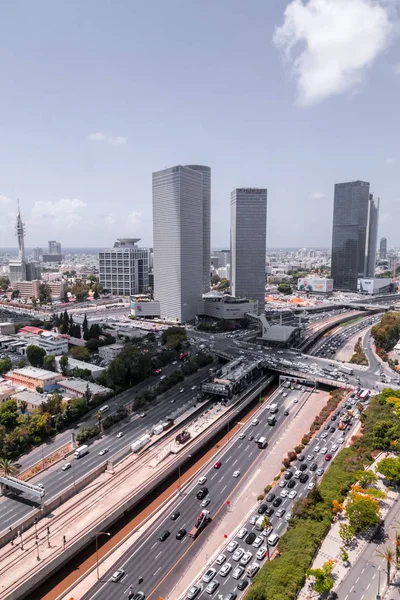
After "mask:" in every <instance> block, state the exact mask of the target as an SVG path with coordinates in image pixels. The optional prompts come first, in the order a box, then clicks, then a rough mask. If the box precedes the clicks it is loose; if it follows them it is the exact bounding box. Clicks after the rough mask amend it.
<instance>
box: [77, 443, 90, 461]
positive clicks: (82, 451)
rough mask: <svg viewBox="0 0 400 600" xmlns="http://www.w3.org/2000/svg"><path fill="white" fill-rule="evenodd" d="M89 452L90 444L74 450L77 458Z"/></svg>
mask: <svg viewBox="0 0 400 600" xmlns="http://www.w3.org/2000/svg"><path fill="white" fill-rule="evenodd" d="M88 453H89V446H86V445H84V446H79V448H77V449H76V450H75V452H74V456H75V458H81V456H85V454H88Z"/></svg>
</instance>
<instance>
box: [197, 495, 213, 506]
mask: <svg viewBox="0 0 400 600" xmlns="http://www.w3.org/2000/svg"><path fill="white" fill-rule="evenodd" d="M210 502H211V498H210V496H207V498H204V500H203V502H201V503H200V506H201V507H202V508H205V507H206V506H208V505H209V504H210Z"/></svg>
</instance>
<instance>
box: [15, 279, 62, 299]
mask: <svg viewBox="0 0 400 600" xmlns="http://www.w3.org/2000/svg"><path fill="white" fill-rule="evenodd" d="M41 283H43V282H42V281H40V280H39V279H35V280H33V281H16V282H15V283H13V290H18V291H19V294H20V296H21V298H38V297H39V286H40V284H41ZM47 285H48V286H49V288H50V290H51V297H52V299H53V300H59V299H60V298H61V297H62V296H63V295H64V293H65V284H64V282H62V281H48V282H47Z"/></svg>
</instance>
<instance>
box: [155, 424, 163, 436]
mask: <svg viewBox="0 0 400 600" xmlns="http://www.w3.org/2000/svg"><path fill="white" fill-rule="evenodd" d="M163 431H164V427H163V425H162V424H160V425H153V433H154V435H159V434H160V433H162V432H163Z"/></svg>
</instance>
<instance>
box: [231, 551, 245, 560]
mask: <svg viewBox="0 0 400 600" xmlns="http://www.w3.org/2000/svg"><path fill="white" fill-rule="evenodd" d="M243 554H244V550H243V548H238V549H237V550H235V552H234V553H233V555H232V559H233V560H236V562H237V561H238V560H240V559H241V558H242V556H243Z"/></svg>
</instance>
